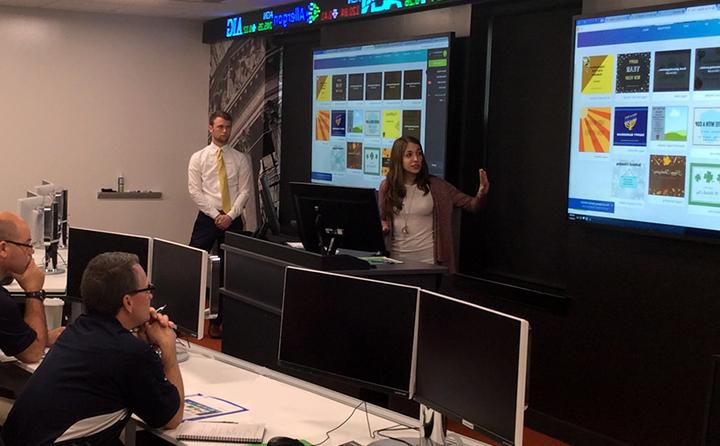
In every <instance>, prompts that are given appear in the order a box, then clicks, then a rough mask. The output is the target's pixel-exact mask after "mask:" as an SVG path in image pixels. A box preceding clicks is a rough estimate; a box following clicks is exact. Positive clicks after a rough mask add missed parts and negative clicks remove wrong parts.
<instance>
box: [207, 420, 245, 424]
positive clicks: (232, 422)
mask: <svg viewBox="0 0 720 446" xmlns="http://www.w3.org/2000/svg"><path fill="white" fill-rule="evenodd" d="M201 423H224V424H237V421H201Z"/></svg>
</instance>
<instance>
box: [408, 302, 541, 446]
mask: <svg viewBox="0 0 720 446" xmlns="http://www.w3.org/2000/svg"><path fill="white" fill-rule="evenodd" d="M529 329H530V327H529V324H528V322H527V321H525V320H523V319H518V318H516V317H513V316H508V315H505V314H502V313H498V312H496V311H493V310H488V309H485V308H482V307H479V306H477V305H473V304H470V303H467V302H463V301H460V300H457V299H454V298H451V297H447V296H443V295H440V294H436V293H432V292H429V291H425V290H422V291H421V292H420V310H419V317H418V339H417V368H416V371H415V373H416V378H417V379H416V383H415V395H414V399H415V400H416V401H418V402H419V403H422V404H425V405H426V406H428V407H430V408H432V409H435V410H437V411H439V412H441V413H442V414H444V415H446V416H448V417H450V418H454V419H456V420H460V421H461V422H462V423H463V424H464V425H465V426H467V427H470V428H472V429H475V430H477V431H479V432H481V433H484V434H486V435H489V436H491V437H493V438H494V439H496V440H498V441H500V442H502V443H503V444H507V445H515V446H519V445H521V444H522V432H523V413H524V410H525V378H526V375H527V361H528V344H529Z"/></svg>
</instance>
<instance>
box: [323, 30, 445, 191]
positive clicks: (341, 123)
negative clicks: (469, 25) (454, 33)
mask: <svg viewBox="0 0 720 446" xmlns="http://www.w3.org/2000/svg"><path fill="white" fill-rule="evenodd" d="M449 51H450V36H440V37H428V38H422V39H416V40H406V41H398V42H388V43H381V44H373V45H362V46H355V47H346V48H333V49H319V50H316V51H314V52H313V87H312V88H313V121H312V173H311V179H312V181H313V182H315V183H326V184H335V185H340V186H352V187H369V188H377V187H378V185H379V184H380V182H381V181H382V179H383V178H384V177H385V175H386V174H387V169H388V166H389V161H390V148H391V147H392V143H393V141H394V140H395V139H396V138H398V137H400V136H414V137H416V138H418V139H419V140H420V142H421V143H422V144H423V149H424V154H425V161H426V162H427V164H428V168H429V170H430V173H431V174H433V175H438V176H444V173H445V140H446V127H447V100H448V83H449V78H448V75H449V60H450V59H449V57H450V54H449Z"/></svg>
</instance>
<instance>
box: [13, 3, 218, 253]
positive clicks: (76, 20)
mask: <svg viewBox="0 0 720 446" xmlns="http://www.w3.org/2000/svg"><path fill="white" fill-rule="evenodd" d="M201 34H202V24H201V23H200V22H195V21H187V20H174V19H156V18H143V17H133V16H112V15H100V14H85V13H67V12H53V11H41V10H33V9H24V8H0V36H2V37H1V39H0V61H1V62H0V154H1V157H0V159H1V160H2V161H1V162H0V169H1V172H2V173H1V174H0V209H7V210H12V211H15V210H16V208H17V204H16V199H17V198H18V197H21V196H25V190H26V189H28V188H30V187H31V186H33V185H34V184H38V183H39V182H40V180H41V179H49V180H51V181H53V182H55V183H58V184H61V185H64V186H67V187H68V188H69V190H70V192H69V194H70V199H69V203H70V209H69V214H70V223H71V225H73V226H79V227H90V228H98V229H105V230H112V231H121V232H129V233H136V234H143V235H150V236H155V237H161V238H167V239H170V240H174V241H179V242H183V243H187V241H188V240H189V238H190V232H191V229H192V223H193V221H194V219H195V215H196V213H197V210H196V208H195V207H194V206H193V204H192V201H191V200H190V198H189V196H188V193H187V162H188V159H189V157H190V155H191V154H192V152H194V151H196V150H198V149H200V148H201V147H203V146H204V145H205V144H207V124H206V122H207V107H208V73H209V47H208V46H206V45H203V44H202V42H201ZM120 173H122V174H124V176H125V190H126V191H127V190H148V189H151V190H154V191H161V192H162V193H163V198H162V200H98V199H97V192H98V191H99V190H100V188H101V187H112V188H116V187H117V177H118V175H119V174H120Z"/></svg>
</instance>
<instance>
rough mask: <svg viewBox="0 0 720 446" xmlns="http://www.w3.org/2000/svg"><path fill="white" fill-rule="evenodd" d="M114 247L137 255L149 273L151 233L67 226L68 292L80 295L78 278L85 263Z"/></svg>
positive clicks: (83, 269) (112, 249)
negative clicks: (129, 232) (144, 235)
mask: <svg viewBox="0 0 720 446" xmlns="http://www.w3.org/2000/svg"><path fill="white" fill-rule="evenodd" d="M113 251H121V252H129V253H130V254H135V255H137V256H138V258H139V261H140V266H142V267H143V269H144V270H145V271H146V272H147V275H148V277H150V276H151V274H152V271H151V270H148V262H149V261H150V259H151V258H152V246H151V244H150V237H142V236H139V235H129V234H119V233H116V232H107V231H98V230H94V229H81V228H70V240H69V243H68V272H67V295H68V296H69V297H76V298H82V296H81V294H80V282H81V281H82V275H83V272H84V271H85V267H86V266H87V264H88V263H90V260H92V259H93V258H94V257H95V256H97V255H98V254H102V253H104V252H113Z"/></svg>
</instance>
